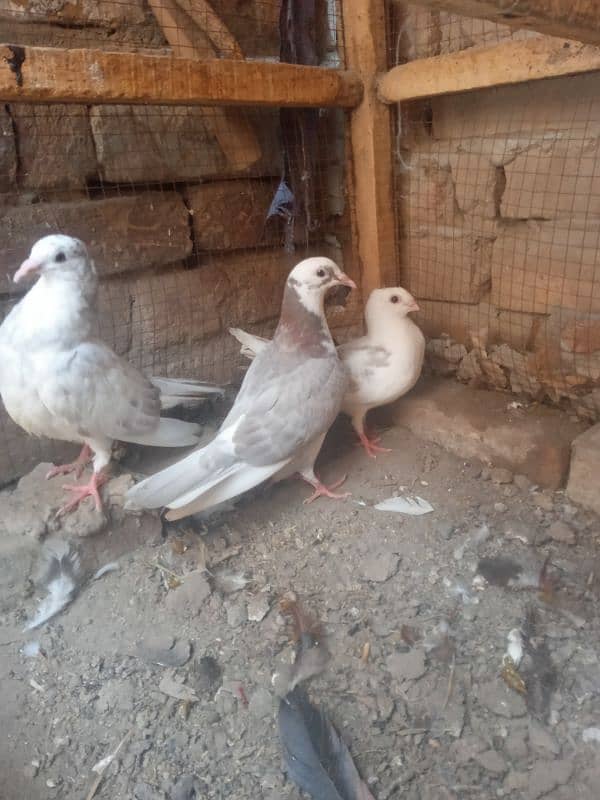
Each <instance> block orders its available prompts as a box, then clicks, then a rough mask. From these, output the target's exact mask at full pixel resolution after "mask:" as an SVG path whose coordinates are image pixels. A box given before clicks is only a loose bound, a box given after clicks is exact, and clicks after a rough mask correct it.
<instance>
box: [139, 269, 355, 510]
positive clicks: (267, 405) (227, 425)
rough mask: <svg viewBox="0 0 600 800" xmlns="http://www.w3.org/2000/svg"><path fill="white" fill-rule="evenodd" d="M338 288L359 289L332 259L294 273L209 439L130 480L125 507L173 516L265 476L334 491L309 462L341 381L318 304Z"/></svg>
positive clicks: (336, 403)
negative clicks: (267, 335) (269, 335)
mask: <svg viewBox="0 0 600 800" xmlns="http://www.w3.org/2000/svg"><path fill="white" fill-rule="evenodd" d="M337 285H344V286H349V287H351V288H356V286H355V284H354V282H353V281H352V280H351V279H350V278H348V276H347V275H345V274H344V273H343V272H342V271H341V269H340V268H339V267H338V266H337V264H336V263H335V262H334V261H332V260H331V259H329V258H324V257H316V258H308V259H305V260H304V261H301V262H300V263H299V264H297V265H296V266H295V267H294V269H293V270H292V271H291V273H290V275H289V277H288V279H287V282H286V286H285V291H284V296H283V304H282V308H281V316H280V319H279V324H278V326H277V330H276V331H275V335H274V337H273V340H272V341H271V342H268V343H267V344H266V346H265V347H264V348H263V350H262V352H261V353H259V354H258V356H257V357H256V358H255V360H254V362H253V363H252V364H251V365H250V368H249V369H248V372H247V373H246V375H245V377H244V380H243V382H242V386H241V388H240V391H239V393H238V395H237V397H236V400H235V403H234V404H233V407H232V409H231V411H230V412H229V414H228V415H227V417H226V418H225V420H224V422H223V424H222V425H221V427H220V429H219V432H218V433H217V436H216V437H215V438H214V439H213V441H212V442H210V444H208V445H207V446H206V447H203V448H201V449H199V450H196V451H195V452H193V453H191V454H190V455H188V456H187V457H186V458H184V459H182V460H181V461H179V462H177V463H176V464H173V465H172V466H170V467H168V468H167V469H164V470H162V471H161V472H158V473H157V474H156V475H152V476H151V477H150V478H146V480H144V481H142V482H141V483H139V484H137V485H136V486H133V487H132V488H131V489H130V490H129V492H128V493H127V497H128V501H129V502H128V505H130V506H135V507H136V508H160V507H161V506H167V507H168V508H169V509H171V510H170V512H169V513H168V514H167V519H171V520H172V519H180V518H181V517H186V516H188V515H190V514H195V513H198V512H200V511H205V510H207V509H209V508H212V507H214V506H217V505H219V504H221V503H224V502H226V501H227V500H231V499H233V498H234V497H237V496H238V495H240V494H242V493H243V492H246V491H248V490H249V489H252V488H253V487H254V486H258V485H259V484H261V483H263V482H264V481H266V480H267V479H269V478H272V479H274V480H276V481H279V480H283V478H286V477H289V476H291V475H293V474H295V473H298V474H299V475H300V476H301V477H302V478H303V479H304V480H305V481H307V483H310V484H311V486H312V487H313V488H314V493H313V495H312V496H311V497H310V498H308V502H310V501H312V500H314V499H315V498H317V497H320V496H326V497H332V498H338V497H346V496H347V495H336V494H334V492H333V491H332V489H335V488H337V486H339V485H340V483H342V482H343V480H342V481H338V482H337V483H336V484H335V485H334V486H331V487H327V486H325V485H324V484H323V483H321V481H320V480H319V479H318V478H317V476H316V475H315V472H314V463H315V460H316V458H317V455H318V453H319V450H320V449H321V445H322V444H323V440H324V438H325V434H326V433H327V431H328V429H329V427H330V426H331V424H332V423H333V421H334V419H335V418H336V416H337V414H338V412H339V410H340V407H341V404H342V400H343V397H344V392H345V391H346V388H347V385H348V374H347V371H346V369H345V368H344V366H343V364H342V362H341V361H340V359H339V358H338V356H337V353H336V349H335V345H334V343H333V339H332V338H331V334H330V332H329V328H328V327H327V320H326V319H325V313H324V309H323V305H324V300H325V294H326V292H327V291H328V289H329V288H331V287H333V286H337Z"/></svg>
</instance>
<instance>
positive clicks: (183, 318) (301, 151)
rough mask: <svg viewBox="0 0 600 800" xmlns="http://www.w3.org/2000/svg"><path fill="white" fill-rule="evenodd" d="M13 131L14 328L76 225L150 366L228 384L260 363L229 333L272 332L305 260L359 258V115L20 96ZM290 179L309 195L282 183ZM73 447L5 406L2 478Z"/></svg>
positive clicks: (105, 331) (4, 196)
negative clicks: (351, 146)
mask: <svg viewBox="0 0 600 800" xmlns="http://www.w3.org/2000/svg"><path fill="white" fill-rule="evenodd" d="M212 5H213V8H214V9H218V8H219V5H218V4H217V3H213V4H212ZM223 5H224V6H228V5H229V6H231V7H233V6H234V5H235V4H233V3H229V4H227V3H224V4H223ZM238 5H239V4H238ZM242 5H245V6H248V8H250V6H252V8H254V11H253V13H258V10H257V9H256V8H255V6H257V5H261V6H264V7H265V9H266V7H267V6H268V7H269V9H270V12H272V13H274V8H273V7H274V6H277V8H276V9H275V10H276V11H277V13H278V12H279V8H278V6H279V4H278V3H271V4H266V3H262V4H250V3H248V4H242ZM329 8H330V9H331V8H334V6H333V5H331V4H330V5H329ZM263 10H264V9H263ZM248 13H250V11H248ZM225 18H226V14H223V16H222V17H221V19H222V20H224V19H225ZM254 19H255V18H254ZM335 20H339V15H335ZM255 22H256V19H255ZM336 24H338V23H337V22H336ZM255 29H256V30H258V27H256V28H255ZM330 33H331V36H330V37H329V38H328V39H326V40H324V46H323V53H324V56H323V57H324V59H330V58H331V52H332V49H331V48H332V46H333V44H332V43H334V44H335V42H336V41H338V40H339V34H340V32H339V30H335V29H334V30H332V31H330ZM88 46H89V43H88ZM268 46H269V47H270V46H271V45H270V44H269V45H268ZM277 47H279V44H278V45H277ZM249 49H251V50H253V53H255V54H259V53H261V52H264V51H265V50H266V49H267V43H266V39H262V38H260V37H259V36H257V37H256V39H255V46H254V47H253V48H249ZM328 54H329V55H328ZM337 57H338V58H339V57H340V56H339V51H338V55H337ZM0 125H1V127H2V134H3V135H2V136H1V137H0V216H1V217H2V223H3V230H4V233H5V235H4V237H3V242H2V244H1V245H0V322H1V321H2V319H3V318H4V317H5V315H6V314H7V313H8V311H9V310H10V308H11V307H12V306H13V305H14V303H15V302H16V301H17V300H18V299H19V295H18V294H16V293H15V292H16V290H21V287H20V286H15V285H14V284H13V283H12V281H11V279H12V274H13V273H14V271H15V269H16V268H17V266H18V264H19V263H20V262H21V260H22V259H23V258H25V257H26V255H27V253H28V252H29V249H30V248H31V245H32V244H33V242H35V241H36V240H37V239H38V238H39V237H41V236H43V235H45V234H47V233H51V232H54V231H61V232H64V233H68V234H71V235H74V236H78V237H79V238H81V239H83V240H84V241H85V242H86V244H87V245H88V247H89V248H90V251H91V254H92V256H93V258H94V260H95V263H96V266H97V269H98V272H99V275H100V279H101V281H100V284H101V285H100V293H99V308H100V329H99V334H100V335H101V336H102V338H103V339H104V340H105V341H106V342H108V343H109V344H110V345H111V346H113V347H114V348H115V349H116V350H117V352H119V353H120V354H122V355H124V356H125V357H126V358H127V359H128V360H129V361H131V362H132V363H134V364H135V365H136V366H138V367H139V368H141V369H142V370H143V371H144V372H146V373H147V374H149V375H152V374H153V375H165V376H168V377H194V378H197V379H204V380H212V381H217V382H227V381H230V380H232V379H234V380H235V379H236V378H238V377H239V376H240V374H241V373H240V369H241V368H243V367H245V365H246V363H247V362H245V360H244V359H242V358H241V357H240V355H239V344H238V343H237V342H236V341H235V340H234V339H233V338H232V337H231V336H230V335H229V333H228V328H229V326H232V325H235V326H241V327H244V328H246V329H248V330H252V331H253V332H255V333H258V334H259V335H269V334H270V333H272V331H273V328H274V324H275V322H276V318H277V315H278V312H279V305H280V300H281V292H282V288H283V283H284V280H285V277H286V275H287V273H288V271H289V269H291V267H292V266H293V265H294V264H295V263H296V262H297V261H299V260H300V259H301V258H303V257H305V256H306V255H310V254H315V253H324V254H327V255H330V256H332V257H334V258H335V259H336V260H337V261H339V262H340V263H343V261H344V255H343V254H344V250H345V249H346V247H347V246H348V243H349V241H350V234H349V215H348V210H347V208H346V206H345V199H344V180H345V115H344V113H343V112H340V111H336V110H332V109H327V110H326V109H321V110H319V109H315V110H311V111H306V112H303V111H299V112H293V111H292V112H290V111H284V110H280V109H272V110H264V109H262V110H261V109H254V108H239V107H236V108H228V107H225V108H221V107H219V108H204V107H202V108H197V107H194V108H192V107H166V106H125V105H113V106H106V105H105V106H91V107H85V106H77V105H60V104H53V105H45V104H33V105H31V104H10V105H9V106H5V107H3V108H2V109H1V110H0ZM299 166H302V167H303V169H304V172H303V173H302V174H299V172H298V170H299ZM282 176H284V178H285V180H286V181H287V183H286V187H287V189H289V190H294V189H295V190H296V193H297V194H298V195H299V194H300V192H299V191H298V189H297V187H298V185H299V183H301V185H302V197H301V198H300V197H298V198H294V200H290V196H289V194H288V195H282V194H281V191H279V192H278V189H279V190H281V183H280V182H281V179H282ZM294 201H297V205H298V208H295V207H294ZM300 201H301V202H300ZM269 212H271V213H270V214H269ZM340 319H342V317H340ZM345 319H346V318H345V317H343V320H344V321H345ZM334 324H335V317H334ZM61 452H62V454H64V450H63V449H62V446H57V445H55V444H54V443H51V442H47V441H45V440H34V439H32V437H29V436H27V435H26V434H24V433H23V432H22V431H20V429H18V428H17V427H16V426H15V425H14V424H13V423H12V421H11V420H10V419H9V418H8V417H7V416H6V414H5V412H4V410H3V409H1V410H0V483H5V482H7V481H9V480H11V479H13V478H14V477H16V476H18V475H20V474H23V472H24V471H26V470H27V469H28V468H30V467H31V466H33V465H34V464H35V463H37V462H39V461H40V460H52V459H55V458H58V457H59V454H60V453H61Z"/></svg>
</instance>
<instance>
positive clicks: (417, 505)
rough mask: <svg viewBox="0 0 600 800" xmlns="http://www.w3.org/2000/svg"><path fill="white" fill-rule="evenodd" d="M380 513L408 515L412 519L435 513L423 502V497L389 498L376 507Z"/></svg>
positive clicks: (431, 507)
mask: <svg viewBox="0 0 600 800" xmlns="http://www.w3.org/2000/svg"><path fill="white" fill-rule="evenodd" d="M374 508H376V509H377V510H378V511H395V512H396V513H398V514H408V515H409V516H411V517H419V516H421V515H422V514H429V513H431V512H432V511H433V506H432V505H431V504H430V503H428V502H427V500H423V498H422V497H418V496H416V495H415V496H414V497H412V496H410V495H407V496H406V497H389V498H388V499H387V500H382V502H381V503H377V505H376V506H374Z"/></svg>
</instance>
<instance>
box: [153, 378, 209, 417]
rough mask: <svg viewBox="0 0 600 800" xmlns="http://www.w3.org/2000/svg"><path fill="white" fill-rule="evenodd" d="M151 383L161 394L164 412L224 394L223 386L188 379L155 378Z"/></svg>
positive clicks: (161, 404)
mask: <svg viewBox="0 0 600 800" xmlns="http://www.w3.org/2000/svg"><path fill="white" fill-rule="evenodd" d="M150 383H152V385H153V386H155V387H156V388H157V389H158V390H159V392H160V406H161V408H162V409H163V411H166V410H168V409H170V408H174V407H175V406H178V405H190V404H191V405H193V404H194V403H196V402H197V401H198V400H201V399H204V398H206V397H207V396H208V397H210V396H212V395H219V396H222V395H223V394H224V391H223V388H222V387H221V386H216V385H215V384H212V383H200V382H199V381H191V380H186V379H181V380H178V379H174V378H154V377H153V378H150Z"/></svg>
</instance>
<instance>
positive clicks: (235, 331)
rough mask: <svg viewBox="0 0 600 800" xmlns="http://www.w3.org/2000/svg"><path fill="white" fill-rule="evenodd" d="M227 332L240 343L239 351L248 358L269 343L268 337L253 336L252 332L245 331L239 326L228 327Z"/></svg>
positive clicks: (252, 356)
mask: <svg viewBox="0 0 600 800" xmlns="http://www.w3.org/2000/svg"><path fill="white" fill-rule="evenodd" d="M229 333H230V334H231V335H232V336H233V338H234V339H237V340H238V342H239V343H240V344H241V345H242V347H241V349H240V353H241V354H242V355H243V356H246V357H247V358H250V359H252V358H254V357H255V356H256V355H257V353H260V351H261V350H264V349H265V347H266V346H267V345H268V344H269V340H268V339H263V337H262V336H255V335H254V334H253V333H247V332H246V331H243V330H242V329H241V328H229Z"/></svg>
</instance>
